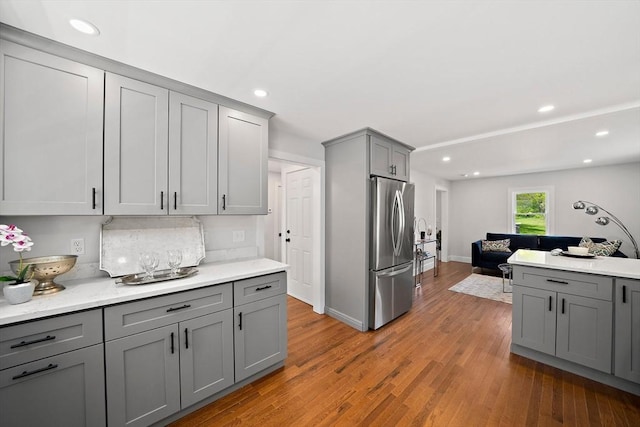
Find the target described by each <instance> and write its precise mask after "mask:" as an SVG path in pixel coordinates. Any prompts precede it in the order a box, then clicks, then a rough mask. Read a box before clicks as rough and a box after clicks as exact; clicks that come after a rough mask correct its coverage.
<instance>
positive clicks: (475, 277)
mask: <svg viewBox="0 0 640 427" xmlns="http://www.w3.org/2000/svg"><path fill="white" fill-rule="evenodd" d="M505 289H506V290H507V291H511V286H509V283H508V282H506V287H505ZM449 290H450V291H453V292H460V293H462V294H468V295H473V296H476V297H480V298H488V299H492V300H495V301H500V302H505V303H507V304H511V293H504V292H502V277H496V276H485V275H484V274H476V273H473V274H471V276H469V277H467V278H466V279H464V280H463V281H461V282H458V283H456V284H455V285H453V286H452V287H450V288H449Z"/></svg>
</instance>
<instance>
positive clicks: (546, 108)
mask: <svg viewBox="0 0 640 427" xmlns="http://www.w3.org/2000/svg"><path fill="white" fill-rule="evenodd" d="M554 108H556V107H554V106H553V105H545V106H544V107H540V108H538V113H548V112H549V111H551V110H553V109H554Z"/></svg>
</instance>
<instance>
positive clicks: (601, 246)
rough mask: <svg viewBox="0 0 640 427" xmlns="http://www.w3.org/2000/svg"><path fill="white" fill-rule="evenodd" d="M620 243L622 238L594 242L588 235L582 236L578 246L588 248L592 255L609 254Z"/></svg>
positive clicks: (614, 250) (613, 251)
mask: <svg viewBox="0 0 640 427" xmlns="http://www.w3.org/2000/svg"><path fill="white" fill-rule="evenodd" d="M621 244H622V240H611V241H606V242H602V243H595V242H594V241H593V240H591V239H590V238H589V237H583V238H582V240H581V241H580V243H579V246H581V247H583V248H589V253H590V254H593V255H600V256H611V255H613V254H614V253H615V252H616V251H617V250H618V248H619V247H620V245H621Z"/></svg>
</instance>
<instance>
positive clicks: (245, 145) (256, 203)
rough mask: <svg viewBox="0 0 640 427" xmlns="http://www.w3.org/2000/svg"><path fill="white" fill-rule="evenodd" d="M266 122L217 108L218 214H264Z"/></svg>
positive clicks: (265, 210) (260, 118) (267, 129)
mask: <svg viewBox="0 0 640 427" xmlns="http://www.w3.org/2000/svg"><path fill="white" fill-rule="evenodd" d="M268 143H269V121H268V120H267V119H265V118H262V117H257V116H254V115H251V114H247V113H243V112H241V111H236V110H232V109H230V108H227V107H222V106H221V107H220V131H219V156H220V158H219V177H218V213H219V214H229V215H236V214H253V215H255V214H262V215H265V214H266V213H267V175H268V174H267V158H268Z"/></svg>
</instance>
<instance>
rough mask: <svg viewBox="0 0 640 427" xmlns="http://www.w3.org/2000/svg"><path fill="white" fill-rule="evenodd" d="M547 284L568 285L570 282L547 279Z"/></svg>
mask: <svg viewBox="0 0 640 427" xmlns="http://www.w3.org/2000/svg"><path fill="white" fill-rule="evenodd" d="M547 282H551V283H559V284H561V285H568V284H569V282H565V281H564V280H556V279H547Z"/></svg>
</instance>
